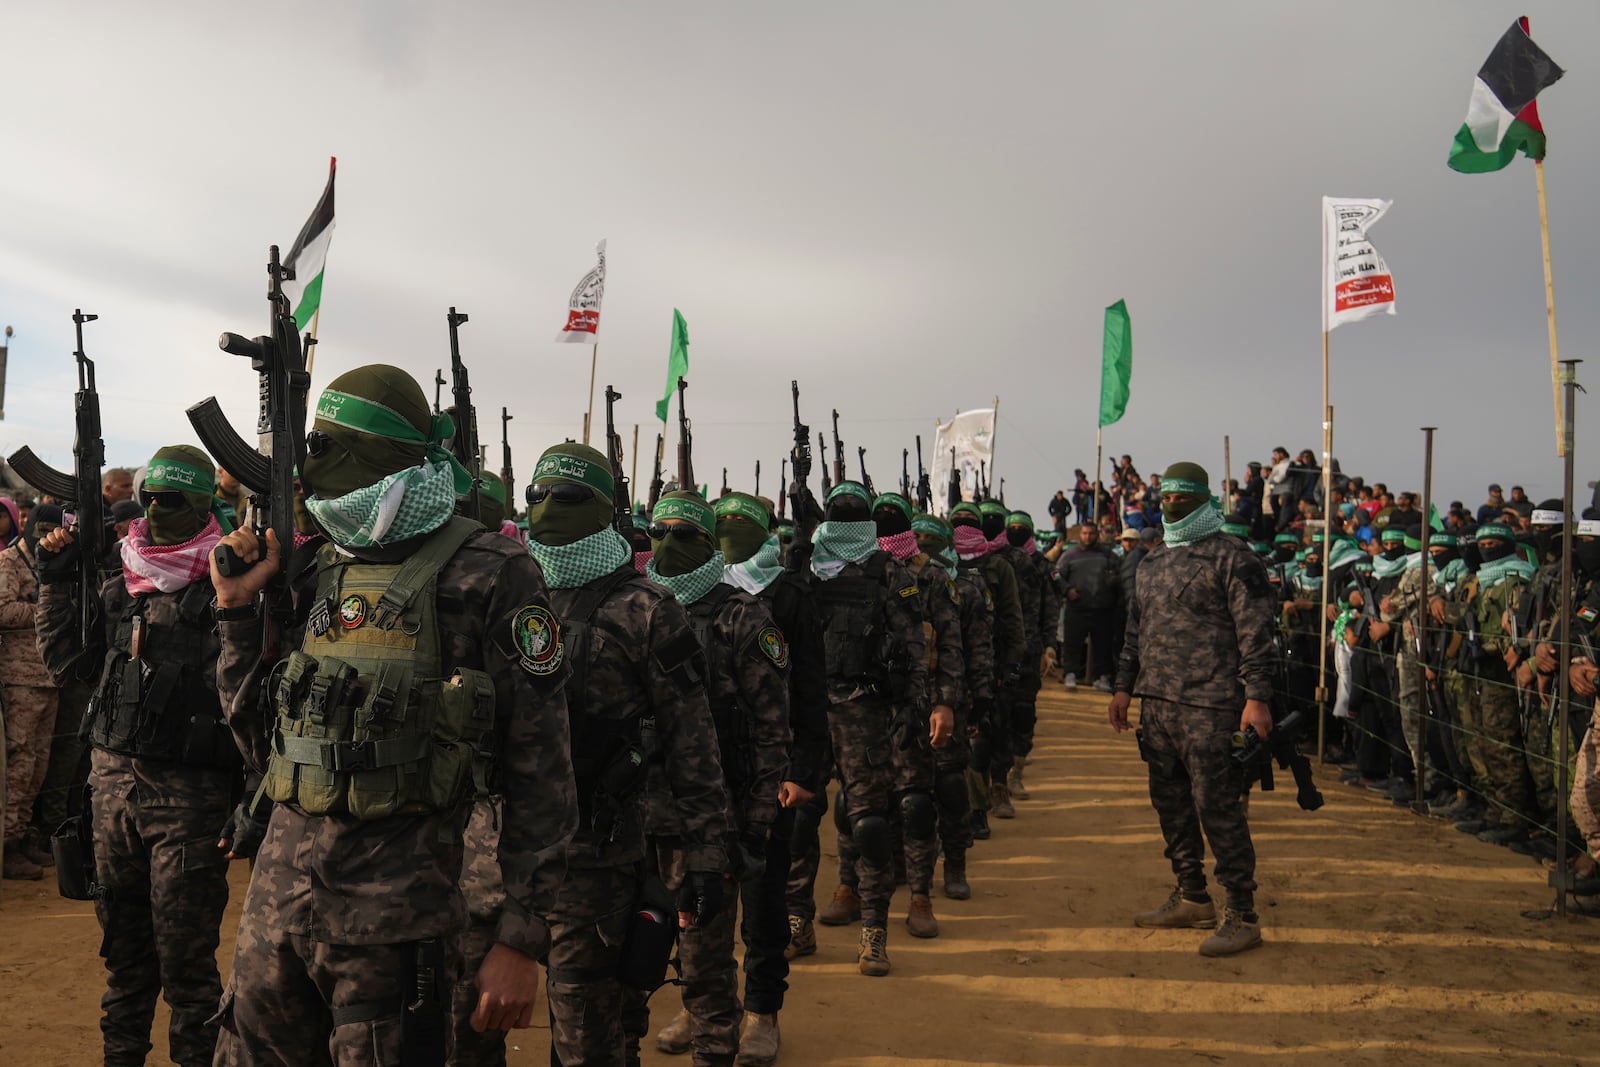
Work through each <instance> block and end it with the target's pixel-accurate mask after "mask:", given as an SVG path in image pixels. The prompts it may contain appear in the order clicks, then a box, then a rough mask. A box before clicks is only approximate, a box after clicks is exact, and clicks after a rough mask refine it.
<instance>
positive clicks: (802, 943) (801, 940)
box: [783, 915, 817, 960]
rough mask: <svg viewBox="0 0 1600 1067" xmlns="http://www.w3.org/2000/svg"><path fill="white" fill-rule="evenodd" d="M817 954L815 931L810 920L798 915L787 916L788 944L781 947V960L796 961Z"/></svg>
mask: <svg viewBox="0 0 1600 1067" xmlns="http://www.w3.org/2000/svg"><path fill="white" fill-rule="evenodd" d="M816 952H817V929H816V927H814V926H812V925H811V920H810V919H807V918H803V917H802V916H799V915H791V916H789V943H788V944H787V945H785V946H784V947H783V958H784V959H786V960H797V959H799V958H800V957H801V956H814V955H816Z"/></svg>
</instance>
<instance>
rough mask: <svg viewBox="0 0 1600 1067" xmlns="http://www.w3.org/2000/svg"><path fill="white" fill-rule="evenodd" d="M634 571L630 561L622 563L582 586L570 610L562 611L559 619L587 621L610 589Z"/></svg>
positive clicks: (564, 621)
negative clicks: (608, 572)
mask: <svg viewBox="0 0 1600 1067" xmlns="http://www.w3.org/2000/svg"><path fill="white" fill-rule="evenodd" d="M636 573H637V572H636V571H635V570H634V569H633V564H632V563H624V564H623V565H622V566H620V567H618V568H617V569H616V570H614V571H612V572H611V573H610V574H607V575H605V576H604V577H602V578H599V579H596V580H595V581H593V582H590V583H589V584H588V585H586V586H583V587H582V588H581V589H579V590H578V595H577V596H576V597H575V598H574V599H573V602H572V608H571V610H569V611H565V612H563V613H562V615H561V621H562V622H563V623H587V622H588V621H589V620H590V619H591V618H592V617H593V616H594V613H595V612H596V611H598V610H599V608H600V605H601V604H604V603H605V602H606V598H607V597H609V596H610V595H611V593H612V591H613V590H615V589H616V588H617V587H618V586H619V585H621V584H622V583H623V582H625V581H627V580H628V579H629V578H631V577H633V576H634V575H635V574H636Z"/></svg>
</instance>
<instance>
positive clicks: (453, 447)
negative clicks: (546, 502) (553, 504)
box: [445, 308, 510, 519]
mask: <svg viewBox="0 0 1600 1067" xmlns="http://www.w3.org/2000/svg"><path fill="white" fill-rule="evenodd" d="M445 321H446V322H448V323H449V324H450V395H451V397H452V398H453V402H452V410H453V411H454V413H455V421H456V429H455V436H453V437H451V438H450V451H452V452H454V453H455V457H456V461H457V462H458V463H460V464H461V465H462V466H463V467H465V468H466V469H467V473H468V474H470V475H471V476H472V489H471V490H470V491H469V492H468V494H467V499H466V502H465V503H464V505H463V506H462V509H461V513H462V514H463V515H465V516H466V517H467V518H469V519H476V518H477V517H478V516H479V515H480V514H481V512H480V510H479V507H478V494H479V488H478V473H479V472H480V471H481V470H483V467H482V466H480V462H481V455H480V453H479V452H478V413H477V412H476V411H475V410H473V407H472V386H471V385H470V384H468V382H467V367H466V364H464V363H462V362H461V338H460V336H459V333H458V331H459V330H460V328H461V325H462V324H463V323H464V322H466V321H467V316H466V313H465V312H462V313H460V314H457V313H456V309H455V308H451V309H450V312H449V314H448V315H446V317H445ZM507 499H510V497H509V496H508V497H507Z"/></svg>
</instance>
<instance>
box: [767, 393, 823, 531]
mask: <svg viewBox="0 0 1600 1067" xmlns="http://www.w3.org/2000/svg"><path fill="white" fill-rule="evenodd" d="M789 395H790V396H791V397H792V398H793V399H794V447H793V448H791V449H790V450H789V466H790V467H792V468H793V469H794V481H792V482H790V483H789V484H788V485H786V486H785V487H784V488H785V490H786V491H787V493H788V496H789V502H790V504H791V506H792V507H791V510H792V511H793V512H794V538H795V543H796V544H800V545H805V544H808V543H810V541H811V529H812V527H813V526H814V525H815V524H816V517H815V516H816V512H817V504H816V501H815V500H813V499H812V498H811V490H810V489H809V488H808V487H807V486H806V480H807V479H809V478H810V477H811V427H809V426H807V425H806V424H805V423H803V422H801V421H800V383H799V382H798V381H794V380H792V379H791V380H790V382H789ZM817 444H818V445H819V446H820V445H821V444H822V435H821V434H820V433H819V434H817ZM824 455H826V453H824ZM822 480H823V495H827V491H828V489H829V486H828V485H827V480H828V472H827V470H826V469H824V470H823V472H822ZM807 505H809V506H807ZM778 517H779V518H780V519H781V518H782V517H783V502H782V501H781V500H780V501H779V502H778Z"/></svg>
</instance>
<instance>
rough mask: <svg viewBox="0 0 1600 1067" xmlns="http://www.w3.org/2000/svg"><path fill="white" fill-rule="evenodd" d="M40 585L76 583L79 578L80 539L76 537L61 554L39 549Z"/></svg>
mask: <svg viewBox="0 0 1600 1067" xmlns="http://www.w3.org/2000/svg"><path fill="white" fill-rule="evenodd" d="M38 558H39V584H40V585H54V584H55V583H57V582H70V581H76V580H77V577H78V539H77V538H76V537H74V538H73V539H72V540H71V541H69V542H68V543H67V547H66V548H63V549H62V550H61V551H59V552H48V551H46V550H44V549H42V548H41V549H39V551H38Z"/></svg>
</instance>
